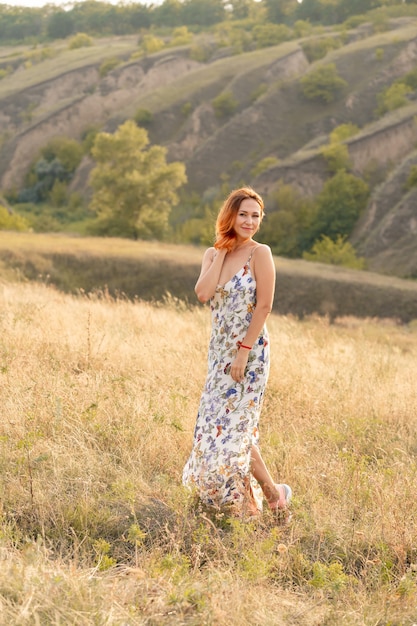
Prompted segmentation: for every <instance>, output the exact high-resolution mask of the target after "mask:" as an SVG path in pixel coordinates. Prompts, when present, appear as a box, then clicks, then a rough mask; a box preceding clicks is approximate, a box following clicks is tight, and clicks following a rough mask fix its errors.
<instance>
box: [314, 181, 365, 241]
mask: <svg viewBox="0 0 417 626" xmlns="http://www.w3.org/2000/svg"><path fill="white" fill-rule="evenodd" d="M368 198H369V187H368V185H367V184H366V183H365V182H364V181H363V180H362V179H360V178H357V177H356V176H353V174H348V173H347V172H346V171H345V170H339V171H338V172H337V173H336V174H335V176H333V178H330V179H329V180H328V181H327V182H326V183H325V184H324V186H323V189H322V191H321V192H320V194H319V195H318V197H317V216H316V220H315V223H314V224H313V229H312V232H311V235H312V242H314V241H315V240H316V239H317V238H318V237H319V236H320V235H327V236H328V237H330V238H331V239H336V238H337V236H338V235H342V236H344V235H346V236H349V235H350V234H351V232H352V229H353V227H354V225H355V224H356V222H357V220H358V218H359V216H360V214H361V213H362V211H363V209H364V208H365V206H366V203H367V201H368Z"/></svg>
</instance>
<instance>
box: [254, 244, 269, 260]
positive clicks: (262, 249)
mask: <svg viewBox="0 0 417 626" xmlns="http://www.w3.org/2000/svg"><path fill="white" fill-rule="evenodd" d="M253 254H254V255H255V254H256V256H257V257H259V258H264V259H265V258H268V257H272V252H271V248H270V247H269V246H268V245H267V244H266V243H257V245H256V246H255V248H254V251H253Z"/></svg>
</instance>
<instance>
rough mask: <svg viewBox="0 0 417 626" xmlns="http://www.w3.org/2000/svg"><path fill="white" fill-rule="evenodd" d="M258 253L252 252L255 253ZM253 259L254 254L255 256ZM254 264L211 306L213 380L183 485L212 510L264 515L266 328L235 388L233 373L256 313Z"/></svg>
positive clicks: (210, 374) (219, 290) (218, 294)
mask: <svg viewBox="0 0 417 626" xmlns="http://www.w3.org/2000/svg"><path fill="white" fill-rule="evenodd" d="M252 253H253V251H252ZM251 256H252V254H251ZM250 259H251V257H249V259H248V260H247V262H246V263H245V265H244V266H243V268H242V269H241V270H240V271H239V272H237V273H236V274H235V275H234V276H233V278H231V279H230V280H229V281H228V282H227V283H226V284H225V285H224V287H221V286H220V285H219V286H218V287H217V289H216V292H215V294H214V296H213V298H212V299H211V300H210V309H211V318H212V331H211V337H210V344H209V351H208V374H207V379H206V383H205V387H204V391H203V393H202V396H201V401H200V407H199V411H198V415H197V422H196V426H195V431H194V440H193V447H192V451H191V454H190V457H189V459H188V461H187V463H186V465H185V467H184V471H183V483H184V484H185V485H187V486H189V487H193V488H195V489H196V490H197V493H198V495H199V497H200V499H201V500H202V502H204V503H205V504H207V505H212V506H216V507H219V506H222V505H225V504H230V505H233V507H234V509H235V510H237V512H241V513H242V514H244V513H245V510H246V511H247V510H248V508H246V507H248V506H249V507H250V508H251V509H252V510H253V504H254V505H255V506H256V508H257V509H258V510H259V511H261V510H262V490H261V489H260V487H259V485H258V483H257V481H256V480H255V479H254V477H253V476H252V475H251V472H250V457H251V447H252V445H253V444H257V443H258V437H259V435H258V422H259V416H260V412H261V407H262V401H263V397H264V391H265V386H266V383H267V380H268V374H269V340H268V332H267V329H266V326H264V328H263V330H262V332H261V333H260V335H259V337H258V338H257V340H256V342H255V344H254V346H253V348H252V350H251V351H250V352H249V356H248V364H247V367H246V370H245V377H244V380H243V381H242V382H235V381H234V380H233V379H232V377H231V375H230V367H231V363H232V361H233V359H234V358H235V356H236V353H237V350H238V342H239V341H242V340H243V338H244V337H245V334H246V331H247V328H248V326H249V323H250V321H251V319H252V314H253V312H254V310H255V307H256V281H255V279H254V277H253V276H252V273H251V269H250Z"/></svg>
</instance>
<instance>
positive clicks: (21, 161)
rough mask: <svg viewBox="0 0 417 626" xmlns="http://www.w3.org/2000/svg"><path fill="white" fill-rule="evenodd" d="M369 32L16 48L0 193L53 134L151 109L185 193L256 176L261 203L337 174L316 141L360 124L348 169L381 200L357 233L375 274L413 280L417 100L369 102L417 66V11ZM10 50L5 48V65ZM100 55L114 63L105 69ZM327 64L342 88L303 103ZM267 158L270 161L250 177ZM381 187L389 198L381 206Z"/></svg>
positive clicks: (153, 131)
mask: <svg viewBox="0 0 417 626" xmlns="http://www.w3.org/2000/svg"><path fill="white" fill-rule="evenodd" d="M375 31H376V29H375V28H374V27H372V25H371V24H369V25H366V24H365V25H361V26H360V27H358V28H352V29H350V30H344V31H343V32H341V31H340V30H337V29H335V28H333V29H332V28H329V27H328V28H327V29H326V30H325V31H323V32H322V33H321V34H319V33H317V32H313V34H312V35H310V36H304V37H301V38H299V39H294V40H291V41H286V42H284V43H282V44H280V45H276V46H271V47H266V48H262V49H258V50H249V51H246V52H242V53H240V54H234V53H233V52H234V51H233V49H232V48H230V47H229V48H228V47H227V46H225V47H219V46H218V45H212V42H211V43H210V45H207V42H206V40H207V38H204V37H202V38H201V40H199V39H196V42H195V43H194V44H193V46H194V47H193V46H192V45H182V46H180V47H171V48H166V49H164V50H161V51H160V52H157V53H154V54H147V55H145V56H138V55H137V54H136V53H137V38H136V37H133V36H123V37H112V38H104V39H95V40H94V45H93V46H91V47H88V48H81V49H76V50H70V49H68V47H67V46H66V45H65V44H64V43H62V41H61V42H60V43H52V44H51V45H50V46H49V47H48V50H49V52H48V53H45V57H46V58H44V59H43V58H42V54H40V53H39V54H38V57H36V58H35V57H34V58H33V62H30V63H28V62H27V61H25V62H24V59H27V58H31V57H30V49H29V48H28V47H26V48H25V47H24V46H20V47H19V49H18V51H17V52H16V53H15V54H14V55H13V63H14V64H15V65H16V69H15V71H13V72H12V73H9V74H8V75H7V76H6V77H5V78H3V79H2V80H1V81H0V111H1V112H0V137H1V149H0V189H2V190H3V193H4V192H6V191H8V190H9V191H10V190H13V189H19V188H21V186H22V185H23V181H24V177H25V175H26V174H27V172H28V169H29V167H30V165H31V163H32V162H33V160H34V158H35V157H36V156H37V155H38V154H39V150H40V148H41V147H42V146H43V145H45V143H46V142H47V141H48V140H49V139H51V138H52V137H54V136H56V135H65V136H68V137H72V138H77V139H80V138H81V137H83V136H84V135H85V134H86V133H87V132H88V130H89V129H90V128H92V127H97V126H99V127H101V128H103V129H105V130H110V131H113V130H115V129H116V128H117V126H118V125H119V124H120V123H122V122H123V121H124V120H126V119H128V118H131V117H133V116H134V114H135V112H136V111H137V110H138V109H143V110H145V111H149V112H150V114H151V116H152V118H151V121H150V122H149V124H147V130H148V132H149V136H150V140H151V142H153V143H157V144H162V145H164V146H166V148H167V150H168V158H169V159H171V160H181V161H184V162H185V165H186V170H187V176H188V187H187V190H188V192H189V193H196V194H198V196H199V197H205V196H207V195H210V194H212V192H213V190H218V189H219V188H220V185H221V183H222V181H223V180H225V179H227V181H228V184H229V185H230V186H234V185H239V184H241V182H245V183H248V184H252V185H253V186H254V187H255V188H257V189H258V190H259V191H260V192H261V193H262V194H263V195H265V197H266V198H267V199H268V196H269V195H270V194H271V193H273V192H274V190H276V188H277V186H278V185H279V184H280V182H281V181H282V182H284V183H289V184H291V185H293V187H294V188H295V189H297V190H298V191H300V193H302V194H303V195H306V196H314V195H317V194H318V193H319V192H320V190H321V189H322V187H323V184H324V183H325V181H326V180H327V179H328V178H329V176H330V172H329V168H328V165H327V163H326V161H325V159H324V158H323V155H322V153H321V147H322V146H323V145H324V144H326V143H327V142H328V139H329V134H330V132H331V131H332V130H333V129H334V128H336V127H338V126H340V125H342V124H354V125H356V126H357V127H358V128H359V132H358V133H357V134H356V135H355V136H354V137H352V138H350V139H348V140H346V142H345V143H346V145H347V147H348V150H349V156H350V159H351V171H352V173H354V174H356V175H358V176H361V177H362V178H365V179H367V180H369V181H370V184H371V186H372V187H373V195H372V198H371V200H370V203H369V205H368V208H367V210H366V213H365V215H363V216H362V218H361V220H360V223H358V225H357V228H356V230H355V233H354V235H353V237H352V241H353V242H354V243H355V245H357V247H358V251H359V252H360V254H361V255H363V256H364V257H365V258H366V259H367V262H368V267H369V269H371V270H375V271H378V272H382V273H390V274H394V275H398V276H403V277H413V276H415V275H417V243H415V237H414V233H415V230H416V225H415V224H416V214H415V206H416V204H415V201H414V200H415V193H414V191H413V190H411V191H410V190H405V189H404V187H402V186H401V184H402V183H401V181H403V180H404V179H406V178H407V174H408V171H409V168H410V166H411V165H412V164H413V162H414V161H413V158H414V157H413V151H414V147H415V143H416V139H417V125H416V124H415V123H414V119H415V116H416V115H417V103H416V102H414V101H413V94H410V95H409V105H408V106H406V107H403V108H401V109H398V110H396V111H392V112H390V111H388V112H386V113H385V114H384V115H382V116H380V118H379V119H377V117H376V113H375V111H376V109H377V106H378V101H379V100H378V97H379V95H380V94H381V93H382V92H383V90H384V89H386V88H387V87H389V86H390V85H392V84H393V83H394V82H395V81H396V80H398V79H400V78H401V77H403V76H404V75H405V74H407V72H410V71H412V70H413V69H414V68H415V67H416V61H417V20H416V19H415V18H411V17H410V18H396V19H391V20H390V21H389V23H387V25H386V31H385V32H375ZM323 39H326V41H329V40H333V41H334V42H335V43H334V46H333V47H334V48H335V49H333V50H332V49H329V51H328V52H327V54H325V56H324V57H323V58H320V59H319V60H316V61H314V60H312V59H311V58H309V56H308V53H307V51H308V49H309V48H308V45H307V44H309V45H310V46H311V45H313V46H314V45H318V43H320V40H323ZM203 43H204V45H206V48H205V50H206V55H205V58H204V60H197V58H198V55H196V54H195V47H196V45H200V46H201V47H203ZM332 45H333V44H332ZM207 50H208V51H209V52H207ZM31 54H33V51H32V53H31ZM28 55H29V56H28ZM11 56H12V55H11V53H10V50H9V49H7V48H2V49H1V50H0V65H2V66H6V65H7V63H10V57H11ZM106 62H110V65H109V67H110V69H109V70H106V71H105V72H104V71H103V64H105V63H106ZM111 62H113V63H114V65H115V67H113V69H111ZM328 64H334V66H335V67H336V70H337V72H338V75H339V76H340V77H341V78H342V79H343V80H344V81H346V87H345V89H344V91H343V94H342V95H341V96H340V97H338V98H336V99H334V101H332V102H329V103H324V102H315V101H310V100H307V99H306V98H305V97H304V96H303V93H302V89H301V83H300V81H301V79H302V78H303V77H305V76H308V74H309V73H311V72H313V71H315V70H316V69H317V68H320V67H322V66H324V65H328ZM219 95H226V96H227V97H230V98H232V100H233V102H234V108H233V110H231V111H228V112H227V113H224V114H219V112H218V111H216V109H215V107H214V105H213V100H214V99H215V98H216V97H218V96H219ZM414 95H415V94H414ZM264 159H270V161H269V165H268V166H266V167H264V168H261V171H260V172H259V171H258V172H256V167H257V166H259V164H260V163H262V161H263V160H264ZM271 163H272V164H271ZM90 169H91V160H90V159H89V158H88V157H85V158H84V160H83V161H82V163H81V165H80V166H79V168H78V170H77V172H76V173H75V176H74V179H73V181H72V184H71V190H72V191H74V190H75V191H80V192H81V193H82V194H84V195H87V196H88V187H87V180H88V173H89V171H90ZM401 172H402V173H401ZM385 185H388V187H387V188H389V189H390V190H392V193H393V194H394V196H395V198H396V202H395V205H394V206H389V207H388V206H387V202H386V199H387V191H386V188H385ZM382 222H383V223H382ZM388 223H389V227H388V226H387V224H388ZM404 252H406V256H407V258H405V254H404Z"/></svg>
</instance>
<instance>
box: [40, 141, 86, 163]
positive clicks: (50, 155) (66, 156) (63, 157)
mask: <svg viewBox="0 0 417 626" xmlns="http://www.w3.org/2000/svg"><path fill="white" fill-rule="evenodd" d="M41 155H42V157H43V158H44V159H46V161H53V159H58V160H59V162H60V163H61V165H62V166H63V167H64V169H65V170H66V171H67V172H74V170H76V169H77V167H78V166H79V164H80V163H81V159H82V158H83V156H84V148H83V146H82V145H81V144H80V143H79V142H78V141H76V140H75V139H70V138H69V137H63V136H61V137H54V138H53V139H51V140H50V141H48V143H47V144H46V146H44V147H43V148H42V150H41Z"/></svg>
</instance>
